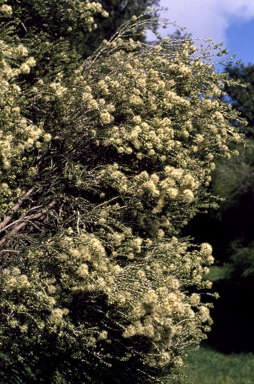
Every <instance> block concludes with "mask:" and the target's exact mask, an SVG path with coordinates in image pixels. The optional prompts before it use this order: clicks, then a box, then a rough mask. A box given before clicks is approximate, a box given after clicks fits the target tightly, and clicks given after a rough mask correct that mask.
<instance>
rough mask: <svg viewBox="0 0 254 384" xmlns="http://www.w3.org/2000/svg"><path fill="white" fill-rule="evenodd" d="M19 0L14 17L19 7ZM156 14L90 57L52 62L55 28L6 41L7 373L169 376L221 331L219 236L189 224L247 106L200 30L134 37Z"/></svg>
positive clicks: (15, 376) (51, 378) (27, 378)
mask: <svg viewBox="0 0 254 384" xmlns="http://www.w3.org/2000/svg"><path fill="white" fill-rule="evenodd" d="M67 3H69V2H67ZM71 3H73V7H71V11H70V12H71V13H70V18H71V20H72V21H73V23H74V25H75V23H76V22H77V19H75V17H76V16H75V15H76V11H77V14H79V7H80V6H81V3H82V6H85V7H86V8H87V9H89V12H90V10H92V12H94V11H98V5H96V6H95V5H94V4H97V3H90V2H88V1H86V2H79V1H77V2H71ZM74 3H75V4H74ZM3 7H4V8H3ZM8 7H9V5H7V4H3V5H2V8H3V10H2V13H3V15H4V16H3V17H4V18H6V17H7V16H8V17H11V15H12V11H13V13H15V11H16V12H17V15H19V9H18V6H17V8H16V9H15V7H14V8H13V10H11V9H10V8H8ZM38 7H39V4H38ZM75 7H77V8H75ZM22 10H24V9H22ZM74 11H75V12H74ZM99 11H100V9H99ZM73 12H74V13H73ZM82 12H83V11H82ZM7 14H8V15H7ZM86 17H88V19H86ZM29 23H31V20H29ZM29 23H28V26H27V33H28V36H31V34H32V33H33V25H32V24H31V25H30V24H29ZM84 23H86V25H87V29H88V30H89V29H90V26H92V21H91V20H90V16H89V15H88V16H86V13H85V18H84ZM142 25H143V21H142V18H138V19H137V20H131V21H130V22H129V23H126V24H124V26H123V27H122V28H120V30H119V31H118V33H117V34H116V35H115V36H114V37H112V39H111V40H110V41H104V42H103V44H102V46H101V47H100V48H99V49H98V50H97V51H96V52H95V53H94V55H92V56H91V57H89V58H88V59H87V60H86V61H85V62H84V63H83V64H81V65H78V64H77V63H76V64H74V65H73V64H70V65H71V67H69V68H67V67H68V60H67V61H66V60H65V59H66V57H68V53H69V51H68V47H67V48H66V46H64V47H65V48H66V49H67V51H64V50H63V51H62V52H60V53H59V51H58V52H57V55H54V54H52V61H50V60H49V62H48V70H47V73H44V68H42V67H41V61H40V60H41V55H42V52H45V49H46V48H45V47H47V46H48V43H47V42H45V39H44V38H42V39H41V40H40V42H41V43H40V44H39V45H38V46H37V47H36V49H35V47H34V42H32V41H31V42H30V43H29V41H28V40H26V44H25V43H24V45H23V41H22V34H20V33H19V31H18V32H17V34H18V36H19V39H20V42H18V45H15V44H14V43H13V41H12V42H10V40H8V38H6V41H5V40H4V39H3V40H1V41H0V44H1V45H2V50H1V62H0V65H1V68H2V69H3V70H2V71H1V74H0V76H1V77H0V81H1V85H2V86H1V89H0V92H1V101H0V102H1V103H2V105H1V107H2V108H1V115H0V124H1V143H0V159H1V174H0V177H1V184H0V186H1V213H2V217H3V219H2V222H1V223H0V229H1V236H2V237H1V239H0V246H1V255H2V256H1V271H2V273H1V277H0V286H1V292H2V298H1V301H0V306H1V314H0V324H1V333H0V343H1V351H2V352H1V357H0V358H1V364H2V366H3V369H2V373H1V375H2V376H1V377H2V378H3V380H4V382H6V383H10V382H13V381H14V382H17V383H20V382H50V383H59V382H63V380H65V382H68V383H76V382H84V383H109V382H110V383H112V382H113V383H118V382H122V383H124V382H127V381H130V378H131V380H133V382H135V383H141V382H142V383H151V382H155V381H156V380H159V379H161V378H163V377H164V376H165V375H173V373H174V368H175V367H178V366H179V365H181V364H182V358H183V357H184V355H185V353H186V351H188V349H189V348H190V347H192V346H194V345H196V344H198V343H199V342H200V341H201V340H202V339H203V338H204V337H205V331H207V330H208V328H209V327H208V326H209V324H210V322H211V319H210V316H209V309H208V308H209V304H204V303H202V300H201V293H203V292H204V290H205V289H206V288H209V286H210V283H209V282H207V281H205V280H203V277H204V275H205V274H206V273H207V272H208V266H209V265H210V264H211V263H212V262H213V257H212V249H211V246H210V245H209V244H201V246H195V245H193V244H191V243H190V241H189V240H188V239H181V238H178V237H179V230H180V228H181V227H183V226H184V225H185V224H186V223H187V222H188V220H189V219H190V218H191V217H193V216H194V215H195V214H196V213H197V212H198V211H199V210H202V209H203V210H204V209H206V208H207V207H208V206H209V205H211V204H213V199H212V198H211V196H209V194H208V193H207V191H206V188H207V186H208V184H209V182H210V179H211V172H212V170H213V169H214V159H215V158H216V156H223V157H230V156H231V154H232V153H233V150H232V146H233V143H237V142H239V141H240V136H239V134H238V133H237V132H234V131H233V130H232V128H231V130H230V132H228V128H227V127H228V124H229V121H230V120H232V119H238V117H237V114H236V113H235V112H234V111H233V110H232V109H231V107H230V106H228V105H225V104H223V103H222V102H221V96H222V91H221V87H222V83H223V82H224V81H226V79H225V76H224V75H219V74H217V73H215V72H214V71H213V68H212V67H211V65H208V64H207V63H206V61H205V55H202V51H201V52H199V51H196V50H195V48H194V46H193V42H192V41H191V40H189V39H187V40H186V41H183V42H182V43H181V44H178V45H177V47H178V48H177V49H176V44H175V43H176V42H175V41H174V40H173V39H170V38H166V39H164V40H162V41H160V42H159V43H158V44H157V45H155V46H147V45H146V46H145V45H142V44H141V43H139V42H135V41H134V40H133V39H132V35H133V34H135V31H136V30H137V28H139V29H140V27H141V26H142ZM143 26H145V24H144V25H143ZM29 28H30V29H29ZM40 32H41V33H43V30H41V31H40ZM47 33H49V31H48V32H47ZM59 39H60V38H59ZM24 40H25V39H24ZM25 45H26V46H25ZM61 47H62V46H61V45H60V48H61ZM64 47H62V48H61V49H64ZM60 48H59V49H60ZM50 54H51V53H50V52H49V55H50ZM59 54H61V55H62V56H61V55H60V56H61V57H62V58H64V60H63V62H64V64H63V65H62V64H61V63H62V61H61V59H60V58H59ZM77 62H78V61H77ZM61 65H62V66H61ZM66 68H67V69H66ZM230 148H231V149H230ZM116 368H117V369H116ZM111 369H113V370H112V372H114V377H112V375H111ZM61 380H62V381H61Z"/></svg>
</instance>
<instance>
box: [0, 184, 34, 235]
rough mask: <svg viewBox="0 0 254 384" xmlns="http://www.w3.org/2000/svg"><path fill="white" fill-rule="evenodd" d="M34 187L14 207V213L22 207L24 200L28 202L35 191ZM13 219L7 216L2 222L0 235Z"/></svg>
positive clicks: (0, 223)
mask: <svg viewBox="0 0 254 384" xmlns="http://www.w3.org/2000/svg"><path fill="white" fill-rule="evenodd" d="M34 189H35V188H34V187H33V188H30V189H29V190H28V191H27V192H26V193H25V194H24V195H23V196H22V197H21V198H20V199H19V200H18V201H17V203H16V204H15V205H14V206H13V208H12V210H11V212H12V213H14V212H17V210H18V209H19V208H20V207H21V205H22V203H23V201H24V200H26V199H27V198H28V197H29V196H30V195H31V194H32V193H33V191H34ZM11 219H12V216H11V215H9V216H6V217H5V218H4V219H3V221H2V222H0V233H1V232H2V231H3V230H4V229H5V227H6V225H7V224H9V222H10V221H11Z"/></svg>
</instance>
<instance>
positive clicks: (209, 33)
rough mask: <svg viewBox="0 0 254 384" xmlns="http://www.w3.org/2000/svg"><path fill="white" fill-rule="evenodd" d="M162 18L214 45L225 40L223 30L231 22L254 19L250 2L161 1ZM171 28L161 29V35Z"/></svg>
mask: <svg viewBox="0 0 254 384" xmlns="http://www.w3.org/2000/svg"><path fill="white" fill-rule="evenodd" d="M160 6H161V7H164V8H167V11H165V12H161V17H162V18H167V19H169V21H172V22H176V24H177V25H179V26H180V27H185V28H186V30H185V31H186V32H187V33H191V34H192V36H193V37H198V38H212V39H213V41H214V42H215V43H221V42H224V43H225V44H226V43H227V41H226V31H227V28H228V27H229V26H230V25H231V24H232V23H234V22H238V23H242V22H246V21H250V20H251V19H254V0H161V1H160ZM174 30H175V28H169V29H167V30H161V33H162V35H164V36H165V35H167V34H169V33H172V32H173V31H174Z"/></svg>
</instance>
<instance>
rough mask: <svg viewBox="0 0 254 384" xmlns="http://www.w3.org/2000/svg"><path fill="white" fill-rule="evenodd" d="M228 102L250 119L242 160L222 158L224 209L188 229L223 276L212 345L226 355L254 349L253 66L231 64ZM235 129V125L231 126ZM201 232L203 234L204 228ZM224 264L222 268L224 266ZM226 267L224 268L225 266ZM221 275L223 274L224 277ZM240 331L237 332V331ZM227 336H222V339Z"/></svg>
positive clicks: (217, 189)
mask: <svg viewBox="0 0 254 384" xmlns="http://www.w3.org/2000/svg"><path fill="white" fill-rule="evenodd" d="M226 71H227V73H228V76H229V78H230V79H233V80H234V81H236V83H234V84H233V85H232V84H231V85H226V91H227V95H228V96H227V98H226V99H225V102H228V103H230V104H231V105H232V107H233V108H234V109H235V110H237V111H239V113H240V114H241V116H242V117H244V118H245V119H246V122H247V124H244V125H242V124H241V125H240V126H239V128H240V130H241V131H242V132H243V134H244V136H245V143H244V144H245V145H244V146H243V145H241V146H240V147H239V148H238V150H239V156H237V157H235V158H232V159H230V160H228V159H227V160H220V161H219V162H218V163H217V168H216V170H215V172H214V174H213V180H212V184H211V186H212V192H213V193H215V194H216V195H218V196H220V197H222V198H223V201H222V203H221V205H220V209H219V210H218V211H217V212H211V211H210V213H209V216H208V217H207V216H205V215H203V216H199V217H196V218H195V219H194V222H192V223H190V224H189V227H188V229H186V231H187V230H189V231H191V233H192V234H193V235H194V236H195V239H196V241H210V242H211V244H212V245H213V247H214V255H215V257H216V260H217V265H218V266H220V267H221V268H224V271H225V272H224V274H223V275H224V278H221V280H220V281H218V282H217V283H216V284H215V285H216V289H217V291H219V293H220V300H219V301H218V303H217V304H216V306H215V309H214V311H213V318H214V326H213V331H212V333H211V334H210V336H209V342H210V343H211V344H212V345H214V346H216V347H217V348H219V349H221V350H225V351H227V352H230V351H234V352H242V351H253V345H252V342H251V340H252V339H253V336H254V335H253V327H252V324H253V317H254V308H253V304H252V301H253V289H254V286H253V271H254V258H253V213H254V210H253V209H254V206H253V201H254V196H253V190H254V188H253V186H254V184H253V181H254V180H253V174H254V173H253V171H254V169H253V106H254V105H253V94H254V93H253V91H254V88H253V86H254V82H253V74H254V67H253V65H248V66H244V65H240V66H229V67H227V68H226ZM232 124H233V125H234V126H236V125H238V124H239V123H238V122H237V123H236V122H234V121H233V122H232ZM201 228H202V230H201ZM223 265H224V267H223ZM225 266H226V267H225ZM221 276H222V275H221ZM236 330H237V331H236ZM222 334H223V336H222Z"/></svg>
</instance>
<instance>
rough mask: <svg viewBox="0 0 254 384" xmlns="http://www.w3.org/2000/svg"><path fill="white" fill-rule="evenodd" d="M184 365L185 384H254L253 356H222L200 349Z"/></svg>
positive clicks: (210, 350) (242, 354)
mask: <svg viewBox="0 0 254 384" xmlns="http://www.w3.org/2000/svg"><path fill="white" fill-rule="evenodd" d="M185 363H186V366H187V367H186V368H184V370H183V373H184V374H185V375H186V376H187V378H186V381H185V383H186V384H192V383H193V384H253V383H254V354H250V353H248V354H247V353H246V354H245V353H241V354H222V353H219V352H217V351H214V350H212V349H208V348H204V347H201V348H200V349H199V350H198V351H194V352H192V353H191V354H190V355H189V356H188V358H187V360H186V362H185ZM168 384H169V383H168Z"/></svg>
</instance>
